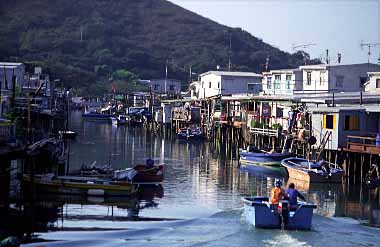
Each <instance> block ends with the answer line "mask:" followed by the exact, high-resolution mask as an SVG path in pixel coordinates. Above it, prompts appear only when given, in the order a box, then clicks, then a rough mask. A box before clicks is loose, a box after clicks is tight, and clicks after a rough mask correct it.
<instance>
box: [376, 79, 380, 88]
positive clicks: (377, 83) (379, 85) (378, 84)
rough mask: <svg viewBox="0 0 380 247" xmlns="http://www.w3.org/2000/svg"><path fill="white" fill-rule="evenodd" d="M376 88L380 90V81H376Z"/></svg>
mask: <svg viewBox="0 0 380 247" xmlns="http://www.w3.org/2000/svg"><path fill="white" fill-rule="evenodd" d="M376 88H380V79H376Z"/></svg>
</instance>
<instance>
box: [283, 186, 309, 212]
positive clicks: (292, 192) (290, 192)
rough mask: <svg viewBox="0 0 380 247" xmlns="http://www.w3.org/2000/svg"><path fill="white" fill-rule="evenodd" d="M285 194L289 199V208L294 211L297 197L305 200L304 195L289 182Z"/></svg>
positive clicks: (296, 206)
mask: <svg viewBox="0 0 380 247" xmlns="http://www.w3.org/2000/svg"><path fill="white" fill-rule="evenodd" d="M286 196H287V197H288V200H289V210H290V211H296V210H297V208H298V205H297V198H298V197H299V198H301V199H302V200H304V201H305V197H304V196H303V195H302V194H301V193H300V192H299V191H298V190H297V189H296V188H295V186H294V183H290V184H289V188H288V189H287V190H286Z"/></svg>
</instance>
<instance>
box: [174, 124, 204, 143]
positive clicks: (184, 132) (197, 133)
mask: <svg viewBox="0 0 380 247" xmlns="http://www.w3.org/2000/svg"><path fill="white" fill-rule="evenodd" d="M177 136H178V138H179V139H186V140H200V139H202V138H203V135H202V131H201V128H199V127H197V128H180V129H178V132H177Z"/></svg>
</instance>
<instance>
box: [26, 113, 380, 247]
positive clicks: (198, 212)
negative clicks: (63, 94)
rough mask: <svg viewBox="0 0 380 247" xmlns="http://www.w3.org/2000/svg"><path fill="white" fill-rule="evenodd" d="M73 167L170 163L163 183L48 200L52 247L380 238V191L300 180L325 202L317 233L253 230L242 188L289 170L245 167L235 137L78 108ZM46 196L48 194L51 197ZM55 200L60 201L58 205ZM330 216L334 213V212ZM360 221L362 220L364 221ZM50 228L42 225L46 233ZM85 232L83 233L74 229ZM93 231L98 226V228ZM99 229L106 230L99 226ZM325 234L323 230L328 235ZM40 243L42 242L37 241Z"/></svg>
mask: <svg viewBox="0 0 380 247" xmlns="http://www.w3.org/2000/svg"><path fill="white" fill-rule="evenodd" d="M70 128H71V129H72V130H74V131H77V132H78V133H79V135H78V137H77V139H76V140H75V141H72V142H71V143H70V152H69V155H68V158H69V168H70V170H76V169H79V168H80V167H81V165H82V164H91V163H93V162H94V161H96V164H97V165H110V166H112V167H113V168H126V167H133V166H134V165H136V164H139V163H144V162H145V160H146V159H147V158H152V159H154V160H155V162H156V163H164V164H165V180H164V183H163V185H162V187H155V188H150V189H148V190H146V191H144V192H143V193H141V194H140V195H139V196H137V197H134V198H125V199H120V198H119V199H99V198H87V199H86V201H83V200H78V199H76V198H72V197H69V198H68V197H66V198H65V197H63V198H59V199H57V198H53V199H51V200H48V199H46V201H47V204H48V205H51V204H52V203H51V202H52V201H54V202H55V203H53V205H54V207H56V208H55V210H53V213H52V215H53V216H52V217H51V218H49V219H47V220H45V222H48V225H47V228H46V229H43V230H41V229H39V230H37V232H41V233H37V235H39V236H40V237H41V238H43V239H49V240H65V241H63V242H61V241H58V242H56V241H54V242H45V243H44V246H45V245H46V246H120V244H122V246H124V245H128V246H195V245H196V246H242V245H248V246H277V245H278V246H283V245H284V244H289V243H292V244H291V246H322V245H323V246H335V245H336V244H339V243H340V242H341V241H346V243H347V244H346V245H347V246H357V245H358V244H363V243H364V245H363V246H376V242H377V243H379V242H380V229H378V228H369V227H366V226H363V225H361V224H358V222H364V223H365V224H368V223H370V224H372V225H378V224H379V223H380V215H379V214H380V206H379V203H380V198H379V191H378V190H368V188H366V187H363V186H346V185H342V184H323V185H307V184H302V183H299V182H298V183H296V185H297V187H298V189H299V190H300V191H301V192H303V194H304V195H306V198H307V200H309V201H312V202H314V203H316V204H317V206H318V208H317V209H316V213H317V215H316V216H315V217H314V222H313V223H314V224H313V230H312V231H311V232H287V231H277V230H275V231H273V230H272V231H270V230H259V229H254V228H251V227H250V226H249V225H247V224H246V223H245V222H244V220H243V218H242V217H241V213H242V210H241V209H242V203H241V201H240V200H241V196H242V195H269V192H270V189H271V188H272V186H273V184H274V182H275V180H276V179H281V180H283V181H284V183H285V184H286V183H287V182H289V181H288V180H287V178H286V176H284V174H282V173H274V172H269V171H266V170H263V169H252V168H242V167H240V166H239V162H238V154H237V153H238V152H237V147H236V146H234V144H231V143H219V142H218V141H216V142H212V143H209V142H186V141H179V140H177V139H176V138H175V136H170V135H163V134H154V133H152V132H150V131H149V130H146V129H144V128H141V127H127V126H118V127H117V126H112V125H111V124H109V123H98V122H88V121H83V120H82V118H81V112H73V113H72V116H71V122H70ZM44 200H45V199H44ZM49 202H50V204H49ZM326 216H327V217H326ZM353 219H356V220H359V221H356V220H353ZM45 230H46V231H47V232H48V233H42V232H44V231H45ZM74 230H75V231H74ZM90 230H91V231H90ZM95 230H96V231H95ZM321 236H322V237H321ZM30 245H31V246H40V245H38V244H30Z"/></svg>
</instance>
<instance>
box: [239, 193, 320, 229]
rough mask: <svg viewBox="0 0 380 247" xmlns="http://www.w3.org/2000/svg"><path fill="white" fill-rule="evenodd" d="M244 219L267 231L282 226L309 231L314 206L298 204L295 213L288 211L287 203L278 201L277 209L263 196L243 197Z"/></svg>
mask: <svg viewBox="0 0 380 247" xmlns="http://www.w3.org/2000/svg"><path fill="white" fill-rule="evenodd" d="M242 201H243V203H244V217H245V219H246V221H247V222H248V223H250V224H252V225H253V226H255V227H259V228H268V229H281V228H282V225H283V227H284V228H286V229H288V230H310V229H311V225H312V218H313V209H314V208H317V206H316V205H314V204H311V203H303V202H302V203H301V202H299V203H298V208H297V209H296V211H288V209H287V203H288V201H285V200H283V201H280V204H279V208H278V209H277V208H273V206H272V205H270V204H269V198H268V197H265V196H254V197H243V198H242Z"/></svg>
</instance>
